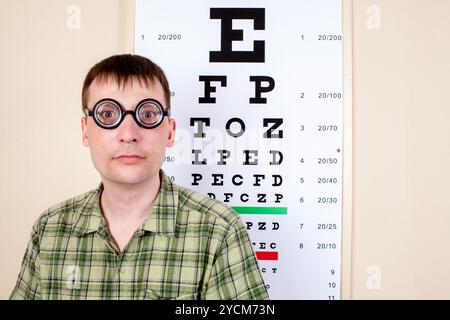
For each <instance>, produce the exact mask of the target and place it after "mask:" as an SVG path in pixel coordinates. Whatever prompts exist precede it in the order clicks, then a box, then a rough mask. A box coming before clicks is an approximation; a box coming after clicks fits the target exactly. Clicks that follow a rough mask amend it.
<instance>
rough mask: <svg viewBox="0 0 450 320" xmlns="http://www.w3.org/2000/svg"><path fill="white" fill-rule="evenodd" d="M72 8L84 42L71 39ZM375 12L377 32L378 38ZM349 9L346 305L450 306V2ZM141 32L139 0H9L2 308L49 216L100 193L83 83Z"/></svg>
mask: <svg viewBox="0 0 450 320" xmlns="http://www.w3.org/2000/svg"><path fill="white" fill-rule="evenodd" d="M349 2H350V1H349ZM72 4H75V5H78V6H79V8H80V9H81V11H80V13H81V25H80V26H81V29H79V30H70V28H68V24H67V23H68V22H69V26H70V25H73V24H71V23H73V19H72V18H73V13H67V11H66V10H67V8H68V6H69V5H72ZM373 5H375V6H378V7H372V9H375V10H377V8H378V9H379V10H380V11H381V17H380V21H379V29H370V28H368V27H367V20H368V19H369V22H371V23H369V26H371V27H374V26H375V27H377V23H378V21H377V20H376V17H374V16H373V14H368V13H367V8H368V7H369V6H373ZM351 9H352V11H351V10H350V11H349V12H353V13H352V14H351V17H349V18H351V19H349V20H351V21H352V23H353V26H352V27H351V30H352V32H353V43H352V46H351V47H350V48H353V50H350V52H349V54H352V55H349V57H350V58H351V59H350V60H351V61H353V65H352V67H353V71H351V69H347V70H350V74H349V75H348V77H349V79H351V78H353V86H352V88H351V89H352V92H353V115H352V116H353V126H352V127H351V128H349V129H351V130H350V131H349V132H350V133H352V136H353V141H352V150H353V157H352V158H350V160H351V164H352V168H353V172H352V173H353V179H352V180H351V184H349V185H351V188H352V189H348V188H347V189H346V190H350V194H346V196H347V198H348V199H350V205H348V206H346V218H349V217H351V222H352V223H351V224H346V225H345V226H346V228H345V230H344V234H345V235H346V237H345V239H346V242H345V245H346V248H345V256H344V260H345V262H346V263H345V265H344V271H345V276H344V278H343V280H344V283H343V288H344V291H343V294H344V297H346V298H350V297H351V298H388V299H390V298H450V286H449V284H450V275H449V273H448V272H447V270H450V250H448V245H447V244H448V243H450V233H449V232H448V231H447V230H448V229H449V225H450V216H448V213H450V204H449V202H447V201H446V200H447V198H448V196H447V195H448V190H450V185H449V184H450V179H449V178H450V174H449V169H448V167H447V166H446V164H447V163H450V146H449V139H448V137H450V125H449V122H450V121H449V120H450V96H449V95H448V92H450V90H449V89H450V88H449V86H450V81H449V79H448V77H449V76H450V58H449V57H450V44H449V43H448V41H447V40H446V39H447V38H448V31H449V30H450V20H449V19H447V18H446V13H448V12H450V2H449V1H447V0H433V1H426V0H395V1H392V0H384V1H366V0H355V1H353V6H352V8H351ZM132 32H133V29H132V1H131V0H122V1H120V0H75V1H66V0H39V1H33V0H0V43H1V46H2V47H1V50H0V96H1V98H2V104H1V107H0V108H1V113H2V117H1V118H0V136H1V137H2V138H3V144H2V145H3V148H2V155H3V156H2V157H0V177H1V181H0V237H1V238H0V245H1V249H0V250H1V253H2V262H1V272H0V298H7V297H8V295H9V293H10V291H11V289H12V288H13V285H14V283H15V281H16V277H17V273H18V271H19V267H20V261H21V258H22V256H23V253H24V249H25V246H26V242H27V240H28V237H29V233H30V230H31V225H32V223H33V221H34V220H35V219H36V218H37V216H38V215H39V214H40V213H41V212H42V211H43V210H45V209H46V208H47V207H49V206H50V205H51V204H54V203H57V202H59V201H61V200H63V199H66V198H68V197H70V196H73V195H76V194H79V193H82V192H84V191H86V190H88V189H90V188H92V187H95V186H96V185H97V183H98V181H99V180H98V179H99V178H98V175H97V173H96V172H95V171H94V169H93V167H92V165H91V162H90V159H89V154H88V151H87V149H85V148H84V147H82V146H81V141H80V130H79V126H80V124H79V117H80V116H81V111H80V98H79V95H80V90H81V81H82V78H83V76H84V75H85V73H86V72H87V70H88V68H89V67H90V66H91V65H92V64H93V63H95V62H96V61H98V60H99V59H101V58H104V57H106V56H108V55H111V54H114V53H122V52H131V50H132V47H131V46H130V43H131V42H130V39H132ZM348 92H350V91H348ZM30 115H31V116H30ZM32 119H33V120H32ZM350 123H351V122H350ZM346 150H347V151H348V150H349V149H346ZM347 156H348V154H347ZM349 163H350V162H349ZM349 176H350V175H349ZM350 177H351V176H350ZM348 208H350V210H348ZM347 240H348V241H347ZM368 268H369V269H368ZM368 270H369V271H371V272H372V274H371V275H369V274H368V273H367V271H368ZM374 271H375V273H373V272H374ZM368 280H369V286H367V282H368ZM377 287H379V288H378V289H377ZM371 288H372V289H371Z"/></svg>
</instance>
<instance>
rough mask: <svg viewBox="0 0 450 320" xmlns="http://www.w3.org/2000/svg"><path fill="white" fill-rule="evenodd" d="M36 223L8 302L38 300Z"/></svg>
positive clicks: (39, 297) (37, 235)
mask: <svg viewBox="0 0 450 320" xmlns="http://www.w3.org/2000/svg"><path fill="white" fill-rule="evenodd" d="M38 224H39V221H37V222H36V223H35V224H34V226H33V231H32V234H31V239H30V241H29V242H28V247H27V249H26V251H25V255H24V257H23V260H22V268H21V270H20V273H19V276H18V279H17V283H16V286H15V288H14V290H13V291H12V293H11V296H10V297H9V299H10V300H40V299H41V285H40V276H39V243H40V241H39V233H38Z"/></svg>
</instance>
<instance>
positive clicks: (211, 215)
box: [10, 170, 268, 299]
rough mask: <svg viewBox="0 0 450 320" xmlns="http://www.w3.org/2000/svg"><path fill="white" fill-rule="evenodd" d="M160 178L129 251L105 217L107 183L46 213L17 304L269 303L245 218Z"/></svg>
mask: <svg viewBox="0 0 450 320" xmlns="http://www.w3.org/2000/svg"><path fill="white" fill-rule="evenodd" d="M161 177H162V178H161V188H160V192H159V194H158V197H157V200H156V203H155V206H154V207H153V209H152V211H151V213H150V214H149V216H148V218H147V219H146V221H145V222H144V224H143V225H142V226H141V227H140V228H139V229H138V230H137V231H136V232H135V233H134V234H133V236H132V238H131V240H130V242H129V243H128V244H127V246H126V247H125V248H124V250H123V251H122V252H119V250H118V249H117V246H116V245H115V242H114V241H113V239H112V237H111V234H110V232H109V230H108V227H107V225H106V222H105V219H104V218H103V216H102V214H101V211H100V206H99V196H100V194H101V192H102V190H103V184H102V183H100V185H99V187H98V188H97V189H95V190H92V191H89V192H87V193H85V194H82V195H80V196H77V197H75V198H72V199H69V200H67V201H64V202H62V203H60V204H58V205H55V206H52V207H51V208H49V209H48V210H47V211H46V212H44V213H43V214H42V215H41V216H40V217H39V219H38V220H37V221H36V222H35V224H34V226H33V231H32V236H31V240H30V242H29V244H28V248H27V250H26V252H25V256H24V259H23V262H22V269H21V271H20V274H19V277H18V280H17V284H16V287H15V289H14V290H13V292H12V294H11V297H10V299H268V295H267V291H266V288H265V285H264V282H263V279H262V277H261V273H260V271H259V268H258V264H257V261H256V257H255V254H254V251H253V247H252V244H251V242H250V239H249V237H248V234H247V231H246V229H245V227H244V225H243V223H242V222H241V220H240V218H239V216H238V215H237V214H236V213H235V212H234V211H233V210H231V209H230V208H229V207H227V206H226V205H224V204H222V203H220V202H218V201H216V200H213V199H210V198H209V197H207V196H204V195H202V194H200V193H197V192H195V191H192V190H190V189H187V188H183V187H181V186H178V185H176V184H173V183H172V182H171V181H170V179H169V178H168V177H167V176H166V175H165V174H164V172H163V171H162V170H161Z"/></svg>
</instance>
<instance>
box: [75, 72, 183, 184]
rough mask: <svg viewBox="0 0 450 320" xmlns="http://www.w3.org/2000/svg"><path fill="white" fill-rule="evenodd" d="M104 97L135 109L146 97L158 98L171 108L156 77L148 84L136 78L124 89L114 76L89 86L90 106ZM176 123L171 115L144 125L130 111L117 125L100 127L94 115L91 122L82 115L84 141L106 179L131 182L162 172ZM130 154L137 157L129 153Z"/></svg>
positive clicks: (122, 182) (124, 106)
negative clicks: (142, 83)
mask: <svg viewBox="0 0 450 320" xmlns="http://www.w3.org/2000/svg"><path fill="white" fill-rule="evenodd" d="M104 98H112V99H114V100H116V101H118V102H119V103H120V104H121V105H122V106H123V108H124V109H126V110H133V111H134V110H135V108H136V105H137V104H138V103H139V102H140V101H141V100H143V99H146V98H153V99H156V100H158V101H160V102H161V104H162V105H163V106H164V108H167V103H166V101H165V99H164V91H163V89H162V87H161V84H160V82H159V81H158V80H156V79H155V81H154V82H153V84H151V85H150V87H148V88H147V87H146V86H145V84H144V86H142V85H141V84H140V83H139V81H138V80H136V79H133V80H132V81H131V82H130V83H128V84H127V85H125V86H123V87H121V88H120V90H119V88H118V85H117V83H116V82H115V81H114V80H111V79H110V80H109V81H108V82H107V83H99V82H97V81H94V82H93V83H92V84H91V86H90V88H89V98H88V108H89V110H92V108H93V106H94V105H95V103H96V102H97V101H99V100H100V99H104ZM175 127H176V126H175V120H173V119H170V120H168V117H165V118H164V119H163V121H162V123H161V124H160V125H159V126H158V127H156V128H154V129H145V128H142V127H140V126H139V125H138V124H137V123H136V122H135V120H134V118H133V116H132V115H131V114H128V115H126V116H125V118H124V119H123V121H122V123H121V124H120V126H119V127H117V128H115V129H103V128H100V127H99V126H98V125H97V124H96V123H95V122H94V119H93V117H87V122H86V117H82V118H81V128H82V140H83V145H85V146H87V147H89V149H90V152H91V158H92V162H93V163H94V166H95V168H96V169H97V171H98V172H99V173H100V176H101V177H102V180H103V181H105V180H108V181H111V182H114V183H118V184H127V185H136V184H140V183H144V182H148V181H150V180H152V179H155V178H156V177H157V176H158V174H159V169H160V168H161V166H162V164H163V161H164V154H165V150H166V147H171V146H172V145H173V143H174V137H175ZM130 155H136V156H137V157H125V156H130Z"/></svg>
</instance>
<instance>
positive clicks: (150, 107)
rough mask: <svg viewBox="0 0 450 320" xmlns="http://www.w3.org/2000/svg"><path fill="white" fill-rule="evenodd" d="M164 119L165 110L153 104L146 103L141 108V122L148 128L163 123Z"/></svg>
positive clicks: (139, 111) (139, 113) (139, 114)
mask: <svg viewBox="0 0 450 320" xmlns="http://www.w3.org/2000/svg"><path fill="white" fill-rule="evenodd" d="M162 117H163V110H162V108H161V107H160V106H158V105H157V104H155V103H153V102H145V103H144V104H142V105H141V106H139V110H138V118H139V121H140V122H142V123H143V124H145V125H147V126H152V125H155V124H157V123H159V122H160V121H161V119H162Z"/></svg>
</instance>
